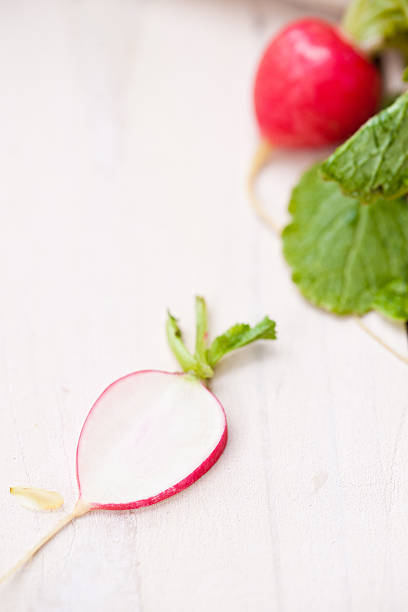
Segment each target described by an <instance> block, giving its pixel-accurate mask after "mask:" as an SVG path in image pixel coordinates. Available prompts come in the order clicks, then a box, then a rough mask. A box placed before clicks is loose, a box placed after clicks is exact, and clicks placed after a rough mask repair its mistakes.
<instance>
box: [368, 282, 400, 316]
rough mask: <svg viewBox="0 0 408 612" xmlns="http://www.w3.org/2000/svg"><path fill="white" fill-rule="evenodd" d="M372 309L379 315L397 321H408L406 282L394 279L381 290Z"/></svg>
mask: <svg viewBox="0 0 408 612" xmlns="http://www.w3.org/2000/svg"><path fill="white" fill-rule="evenodd" d="M373 307H374V308H375V310H378V312H381V314H384V315H385V316H387V317H390V318H391V319H397V320H398V321H407V320H408V282H407V281H405V280H402V279H396V280H394V281H392V282H391V283H388V285H386V286H385V287H383V289H381V290H380V291H379V292H378V294H377V296H376V298H375V300H374V302H373Z"/></svg>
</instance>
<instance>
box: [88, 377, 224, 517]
mask: <svg viewBox="0 0 408 612" xmlns="http://www.w3.org/2000/svg"><path fill="white" fill-rule="evenodd" d="M151 373H153V374H163V375H167V376H186V375H185V374H184V373H182V372H165V371H163V370H139V371H137V372H132V373H131V374H127V375H126V376H123V377H121V378H119V379H118V380H116V381H115V382H113V383H112V384H111V385H109V386H108V387H107V388H106V389H105V391H103V392H102V393H101V395H100V396H99V397H98V399H97V400H96V401H95V403H94V404H93V406H92V408H91V410H90V411H89V413H88V416H87V417H86V419H85V422H84V424H83V427H82V430H81V433H80V436H79V440H78V445H77V451H76V476H77V482H78V489H79V499H78V503H79V504H83V505H85V506H87V507H89V509H90V510H97V509H103V510H134V509H136V508H142V507H144V506H151V505H153V504H157V503H158V502H161V501H163V500H165V499H167V498H168V497H171V496H172V495H175V494H176V493H180V492H181V491H183V489H186V488H187V487H189V486H191V485H192V484H194V483H195V482H196V481H197V480H198V479H199V478H201V476H204V474H205V473H206V472H208V470H209V469H210V468H212V466H213V465H214V464H215V463H216V462H217V461H218V459H219V458H220V457H221V455H222V453H223V451H224V449H225V446H226V444H227V440H228V427H227V417H226V414H225V410H224V407H223V406H222V404H221V402H220V401H219V399H218V398H217V397H216V396H215V395H214V394H213V393H212V392H211V391H210V390H209V389H208V388H207V387H206V386H205V385H204V384H203V383H200V385H201V386H202V387H203V389H205V391H206V393H209V394H210V395H211V396H212V397H213V398H214V399H215V401H216V402H217V403H218V405H219V407H220V410H221V411H222V414H223V418H224V430H223V432H222V435H221V437H220V439H219V442H218V444H217V445H216V446H215V448H214V450H213V451H212V452H211V454H210V455H209V456H208V457H207V458H206V459H205V460H204V461H203V462H202V463H201V464H200V465H199V466H197V468H196V469H195V470H194V471H193V472H191V473H190V474H189V475H188V476H186V477H185V478H183V479H182V480H181V481H180V482H177V483H175V484H174V485H173V486H171V487H169V488H168V489H166V490H165V491H162V492H160V493H158V494H157V495H154V496H152V497H148V498H147V499H139V500H134V501H130V502H129V503H125V504H110V503H109V504H99V503H92V502H90V500H83V499H82V491H81V478H80V474H79V465H78V463H79V461H78V460H79V453H80V447H81V440H82V437H83V434H84V432H85V431H86V427H87V423H88V421H89V418H90V416H91V415H92V413H93V411H94V410H97V408H98V405H99V402H100V401H101V399H102V398H103V397H104V396H105V395H106V394H107V393H109V392H110V391H112V390H113V389H114V387H115V386H116V385H117V384H118V383H120V382H121V381H123V380H125V379H128V378H131V377H135V376H139V375H143V374H151Z"/></svg>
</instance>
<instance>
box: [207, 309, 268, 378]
mask: <svg viewBox="0 0 408 612" xmlns="http://www.w3.org/2000/svg"><path fill="white" fill-rule="evenodd" d="M275 328H276V324H275V321H271V319H270V318H269V317H265V318H264V319H262V321H260V322H259V323H258V324H257V325H255V326H254V327H251V326H250V325H248V324H247V323H237V324H236V325H233V326H232V327H230V328H229V329H227V331H226V332H224V333H223V334H221V336H217V338H215V340H214V341H213V343H212V344H211V346H210V348H209V350H208V362H209V363H210V365H211V366H212V367H214V366H215V364H216V363H217V362H218V361H219V360H220V359H221V358H222V357H224V355H226V353H229V352H230V351H234V350H235V349H238V348H241V347H242V346H246V345H247V344H250V343H251V342H255V341H256V340H275V339H276V331H275Z"/></svg>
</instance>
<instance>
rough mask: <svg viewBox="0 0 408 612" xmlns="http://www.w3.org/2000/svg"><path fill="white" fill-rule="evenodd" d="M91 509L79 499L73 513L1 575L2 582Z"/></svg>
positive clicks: (0, 580) (0, 581)
mask: <svg viewBox="0 0 408 612" xmlns="http://www.w3.org/2000/svg"><path fill="white" fill-rule="evenodd" d="M90 509H91V507H90V506H88V505H86V504H83V503H82V502H81V500H78V502H77V503H76V505H75V508H74V509H73V511H72V512H71V514H67V516H64V518H63V519H61V520H60V521H59V523H57V524H56V525H55V527H54V528H53V529H51V531H50V532H49V533H47V535H45V536H44V537H43V538H41V540H40V541H39V542H38V543H37V544H36V545H35V546H34V547H33V548H31V550H29V551H28V552H27V553H26V554H25V555H24V556H23V557H22V558H21V559H20V560H19V561H18V562H17V563H16V564H15V565H13V567H12V568H10V569H9V570H8V571H7V572H6V573H5V574H3V576H1V577H0V584H1V583H3V582H6V580H8V579H9V578H11V577H12V576H13V575H14V574H15V573H16V572H18V570H19V569H21V568H22V567H24V565H26V563H28V562H29V561H30V560H31V559H32V558H33V557H34V555H36V554H37V553H38V551H39V550H41V548H42V547H43V546H44V545H45V544H47V542H49V541H50V540H52V538H53V537H54V536H56V535H57V533H59V532H60V531H62V529H64V527H66V526H67V525H69V523H71V522H72V521H73V520H74V519H76V518H78V517H79V516H82V515H83V514H86V513H87V512H89V511H90Z"/></svg>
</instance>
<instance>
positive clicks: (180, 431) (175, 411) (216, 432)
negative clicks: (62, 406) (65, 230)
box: [0, 297, 276, 582]
mask: <svg viewBox="0 0 408 612" xmlns="http://www.w3.org/2000/svg"><path fill="white" fill-rule="evenodd" d="M196 317H197V333H196V349H195V353H194V354H192V353H190V352H189V351H188V349H187V348H186V346H185V345H184V343H183V340H182V337H181V331H180V329H179V327H178V325H177V321H176V319H175V318H174V317H172V316H171V315H170V314H169V315H168V319H167V337H168V341H169V344H170V347H171V348H172V350H173V352H174V354H175V356H176V357H177V359H178V361H179V363H180V365H181V367H182V369H183V372H178V373H171V372H163V371H159V370H143V371H140V372H133V373H132V374H128V375H127V376H124V377H123V378H120V379H119V380H117V381H115V382H114V383H112V384H111V385H110V386H109V387H108V388H107V389H106V390H105V391H104V392H103V393H102V394H101V395H100V396H99V398H98V399H97V400H96V402H95V403H94V405H93V406H92V408H91V410H90V412H89V414H88V416H87V418H86V420H85V423H84V425H83V427H82V431H81V434H80V436H79V441H78V446H77V455H76V468H77V480H78V488H79V497H78V501H77V503H76V505H75V507H74V510H73V511H72V513H71V514H69V515H67V516H66V517H64V518H63V519H62V520H61V521H60V523H58V525H56V527H55V528H54V529H53V530H52V531H51V532H50V533H48V534H47V535H46V536H45V537H44V538H43V539H42V540H41V541H40V542H39V543H38V544H37V545H36V546H35V547H34V548H33V549H32V550H30V551H29V552H28V553H27V554H26V555H25V556H24V557H23V558H22V559H21V560H20V561H19V562H18V563H17V564H16V565H15V566H14V567H13V568H12V569H11V570H9V571H8V572H7V573H6V574H5V575H4V576H3V577H2V578H1V579H0V582H2V581H4V580H5V579H6V578H8V577H9V576H11V575H12V574H13V573H14V572H16V571H17V570H18V569H19V568H20V567H22V566H23V565H24V564H25V563H26V562H27V561H28V560H29V559H31V558H32V557H33V556H34V555H35V553H36V552H37V551H38V550H40V548H42V546H44V544H45V543H46V542H48V541H49V540H50V539H51V538H52V537H54V535H56V534H57V533H58V532H59V531H60V530H61V529H62V528H63V527H65V525H67V524H68V523H70V522H71V521H72V520H73V519H74V518H76V517H78V516H81V515H83V514H86V513H87V512H90V511H91V510H96V509H108V510H129V509H133V508H140V507H141V506H149V505H151V504H155V503H157V502H159V501H162V500H164V499H166V498H167V497H170V496H171V495H175V494H176V493H178V492H180V491H182V490H183V489H185V488H186V487H188V486H190V485H191V484H193V483H194V482H195V481H196V480H198V478H200V477H201V476H202V475H203V474H205V472H207V471H208V470H209V469H210V468H211V467H212V466H213V465H214V463H215V462H216V461H217V459H218V458H219V457H220V455H221V454H222V451H223V450H224V448H225V445H226V443H227V420H226V416H225V412H224V408H223V407H222V405H221V403H220V401H219V400H218V399H217V398H216V397H215V395H213V393H211V391H210V390H209V389H208V388H207V386H206V384H205V383H204V382H203V381H205V380H206V379H208V378H211V377H212V376H213V374H214V367H215V365H216V364H217V363H218V361H219V360H220V359H221V358H222V357H223V356H224V355H225V354H227V353H229V352H230V351H233V350H235V349H238V348H240V347H242V346H245V345H246V344H249V343H251V342H254V341H256V340H262V339H266V340H267V339H274V338H275V337H276V336H275V323H274V322H273V321H271V320H270V319H269V318H268V317H265V318H264V319H263V320H262V321H261V322H260V323H258V325H255V326H254V327H250V326H249V325H247V324H244V323H240V324H237V325H234V326H233V327H231V328H229V329H228V330H227V331H226V332H225V333H224V334H222V335H221V336H218V337H217V338H215V340H214V341H213V343H212V344H211V346H210V347H209V348H208V349H207V312H206V306H205V302H204V300H203V298H201V297H197V298H196Z"/></svg>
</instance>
